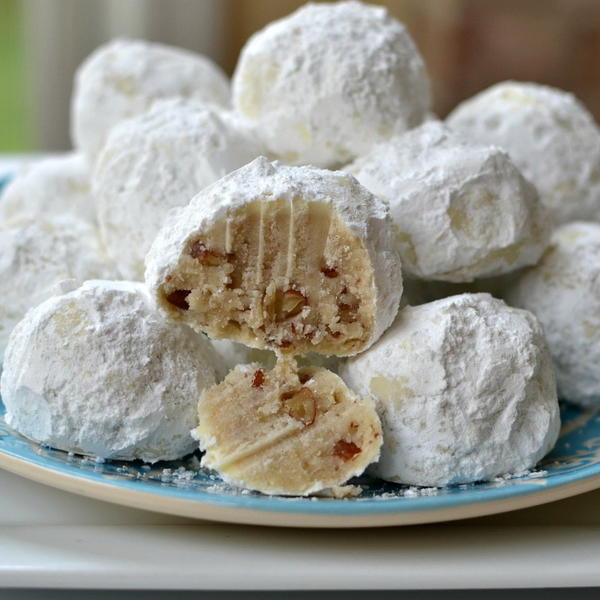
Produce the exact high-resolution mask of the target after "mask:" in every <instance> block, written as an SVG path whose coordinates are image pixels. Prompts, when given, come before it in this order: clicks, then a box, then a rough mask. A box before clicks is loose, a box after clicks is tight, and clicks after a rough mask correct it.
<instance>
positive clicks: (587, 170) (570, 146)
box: [446, 81, 600, 224]
mask: <svg viewBox="0 0 600 600" xmlns="http://www.w3.org/2000/svg"><path fill="white" fill-rule="evenodd" d="M446 122H447V123H448V125H449V126H450V127H452V128H453V129H455V130H456V131H458V132H462V133H464V134H466V135H467V136H468V137H469V138H470V139H472V140H474V141H477V142H481V143H485V144H495V145H497V146H500V147H502V148H504V149H505V150H506V151H507V152H508V153H509V154H510V156H511V158H512V159H513V160H514V162H515V164H516V165H517V166H518V167H519V168H520V169H521V171H522V172H523V174H524V175H525V177H527V178H528V179H529V180H530V181H532V182H533V183H534V184H535V186H536V187H537V189H538V191H539V193H540V198H541V200H542V202H543V203H544V204H545V205H546V206H547V207H548V208H549V209H550V211H551V213H552V215H553V217H554V220H555V222H556V223H557V224H560V223H566V222H568V221H575V220H578V219H583V220H587V219H591V220H600V129H599V128H598V126H597V125H596V123H594V119H593V117H592V116H591V115H590V113H589V112H588V111H587V110H586V108H585V107H584V106H583V105H582V104H581V103H580V102H579V101H578V100H577V98H575V96H573V95H572V94H569V93H567V92H564V91H562V90H558V89H555V88H551V87H547V86H543V85H538V84H535V83H518V82H514V81H506V82H503V83H498V84H496V85H494V86H492V87H490V88H488V89H487V90H484V91H483V92H481V93H479V94H477V95H476V96H474V97H473V98H471V99H469V100H466V101H465V102H463V103H462V104H459V105H458V107H457V108H455V109H454V111H453V112H452V113H451V114H450V115H449V117H448V118H447V120H446Z"/></svg>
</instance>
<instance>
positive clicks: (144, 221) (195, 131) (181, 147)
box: [92, 99, 261, 280]
mask: <svg viewBox="0 0 600 600" xmlns="http://www.w3.org/2000/svg"><path fill="white" fill-rule="evenodd" d="M260 154H261V150H260V148H259V146H258V145H257V144H256V143H255V142H254V141H253V140H251V139H250V137H249V136H248V134H247V133H246V132H245V131H244V130H242V128H240V126H239V125H238V124H237V122H236V120H235V119H234V118H233V117H232V116H231V115H230V114H228V113H225V112H224V111H222V110H221V109H218V108H217V107H211V106H208V105H205V104H202V103H198V102H189V101H184V100H179V99H171V100H163V101H160V102H157V103H155V104H154V105H153V107H152V108H151V109H150V110H149V111H147V112H146V113H143V114H141V115H138V116H137V117H134V118H132V119H128V120H125V121H122V122H121V123H119V124H118V125H116V126H115V127H114V129H113V130H112V131H111V133H110V135H109V136H108V140H107V142H106V145H105V146H104V149H103V150H102V152H101V153H100V156H99V158H98V161H97V164H96V169H95V170H94V174H93V177H92V189H93V192H94V197H95V199H96V205H97V209H98V220H99V223H100V232H101V234H102V239H103V241H104V243H105V244H106V247H107V249H108V251H109V253H110V255H111V256H112V258H113V259H114V261H115V263H116V264H117V265H118V268H119V271H120V273H121V276H122V277H123V278H124V279H133V280H143V279H144V257H145V256H146V253H147V252H148V249H149V248H150V246H151V244H152V241H153V240H154V238H155V237H156V234H157V233H158V230H159V229H160V227H161V225H162V223H163V221H164V219H165V217H166V215H167V213H168V212H169V211H170V210H171V209H172V208H173V207H175V206H184V205H185V204H187V203H188V202H189V201H190V200H191V199H192V198H193V197H194V196H195V195H196V194H197V193H198V192H199V191H200V190H201V189H203V188H205V187H206V186H207V185H209V184H211V183H213V182H214V181H216V180H217V179H219V178H220V177H222V176H223V175H226V174H227V173H229V172H230V171H233V170H234V169H237V168H239V167H241V166H242V165H245V164H246V163H247V162H249V161H251V160H252V159H253V158H256V157H257V156H259V155H260Z"/></svg>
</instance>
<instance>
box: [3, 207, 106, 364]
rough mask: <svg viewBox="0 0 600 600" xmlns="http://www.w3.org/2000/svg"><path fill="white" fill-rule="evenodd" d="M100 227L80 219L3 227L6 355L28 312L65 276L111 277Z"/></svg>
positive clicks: (54, 219) (67, 277) (58, 218)
mask: <svg viewBox="0 0 600 600" xmlns="http://www.w3.org/2000/svg"><path fill="white" fill-rule="evenodd" d="M112 271H113V270H112V266H111V265H110V264H109V263H108V262H107V259H106V256H105V254H104V251H103V249H102V246H101V244H100V241H99V239H98V235H97V231H96V228H95V227H92V226H91V225H90V224H89V223H86V222H85V221H82V220H80V219H76V218H74V217H69V216H65V217H58V216H56V217H54V218H53V219H44V218H37V219H31V220H24V221H16V222H13V223H11V225H10V226H9V227H7V228H5V229H3V230H0V295H1V296H2V303H1V304H0V356H1V355H2V353H4V348H5V346H6V343H7V341H8V336H9V335H10V332H11V331H12V329H13V327H14V326H15V325H16V324H17V323H18V322H19V321H20V320H21V319H22V318H23V315H24V314H25V313H26V312H27V310H28V309H29V308H31V307H33V306H36V305H37V304H39V303H40V302H42V301H44V300H46V299H47V298H49V297H50V296H51V295H52V290H53V288H54V286H55V285H56V284H57V283H58V282H59V281H61V280H63V279H71V278H74V279H79V280H84V279H92V278H96V277H110V276H111V275H112Z"/></svg>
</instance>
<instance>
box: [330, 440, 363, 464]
mask: <svg viewBox="0 0 600 600" xmlns="http://www.w3.org/2000/svg"><path fill="white" fill-rule="evenodd" d="M360 452H361V449H360V448H359V447H358V446H357V445H356V444H355V443H354V442H347V441H346V440H338V441H337V442H336V443H335V446H334V447H333V455H334V456H337V457H339V458H341V459H342V460H352V459H353V458H354V457H355V456H356V455H357V454H360Z"/></svg>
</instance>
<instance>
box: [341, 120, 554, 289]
mask: <svg viewBox="0 0 600 600" xmlns="http://www.w3.org/2000/svg"><path fill="white" fill-rule="evenodd" d="M346 170H348V171H349V172H351V173H353V174H354V175H355V176H356V178H357V179H358V181H359V182H360V183H362V184H363V185H364V186H365V187H366V188H367V189H369V190H370V191H371V192H372V193H373V194H375V195H376V196H379V197H380V198H383V199H385V200H387V201H388V202H389V203H390V212H391V215H392V219H393V221H394V227H395V230H396V240H397V242H398V245H399V248H400V252H401V254H402V264H403V267H404V271H405V273H407V274H408V275H410V276H412V277H414V278H419V279H425V280H441V281H453V282H464V281H472V280H473V279H475V278H479V277H490V276H494V275H500V274H502V273H506V272H508V271H513V270H515V269H518V268H519V267H522V266H524V265H530V264H534V263H535V262H537V260H538V259H539V257H540V256H541V254H542V252H543V251H544V248H545V247H546V245H547V243H548V239H549V237H550V231H551V222H550V218H549V214H548V211H547V210H546V209H545V208H544V207H543V206H542V204H541V202H540V201H539V198H538V194H537V192H536V190H535V188H534V187H533V186H532V185H531V184H530V183H529V182H528V181H526V180H525V179H524V178H523V176H522V175H521V173H520V172H519V170H518V169H517V168H516V167H515V166H514V164H513V163H512V161H511V160H510V158H509V157H508V155H507V154H506V153H504V152H503V151H501V150H500V149H499V148H496V147H493V146H484V145H478V144H473V143H469V142H467V141H465V140H464V139H462V138H461V137H459V136H457V135H454V134H452V133H451V132H450V131H449V130H448V129H447V128H446V127H444V125H443V124H441V123H440V122H435V121H431V122H429V123H425V124H424V125H421V126H420V127H418V128H416V129H413V130H412V131H409V132H407V133H404V134H402V135H399V136H396V137H394V138H392V139H391V140H389V141H387V142H383V143H381V144H378V145H377V146H375V147H374V148H373V150H372V151H371V152H370V153H369V154H367V155H366V156H364V157H362V158H359V159H358V160H356V161H355V162H354V163H353V164H352V165H350V166H348V167H347V168H346Z"/></svg>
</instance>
